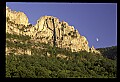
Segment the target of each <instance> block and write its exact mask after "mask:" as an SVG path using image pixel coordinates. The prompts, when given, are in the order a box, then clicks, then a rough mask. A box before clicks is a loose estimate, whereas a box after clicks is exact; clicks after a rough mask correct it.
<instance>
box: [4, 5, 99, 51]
mask: <svg viewBox="0 0 120 82" xmlns="http://www.w3.org/2000/svg"><path fill="white" fill-rule="evenodd" d="M6 33H10V34H17V35H20V34H21V35H29V36H30V37H31V38H32V40H33V41H35V42H41V43H46V44H50V45H51V46H56V47H60V48H65V49H68V50H71V51H72V52H78V51H84V50H85V51H87V52H95V53H99V51H96V50H95V48H94V47H92V48H90V47H89V46H88V41H87V39H86V38H85V36H82V35H80V33H79V32H78V30H77V29H75V28H74V26H70V25H69V24H68V23H67V22H65V21H59V19H58V18H56V17H53V16H42V17H40V18H39V19H38V20H37V23H36V24H35V25H34V26H33V25H32V24H29V23H28V18H27V16H26V15H25V14H24V13H23V12H16V11H12V10H11V9H9V8H8V7H6Z"/></svg>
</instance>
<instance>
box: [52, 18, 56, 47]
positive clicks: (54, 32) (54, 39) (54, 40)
mask: <svg viewBox="0 0 120 82" xmlns="http://www.w3.org/2000/svg"><path fill="white" fill-rule="evenodd" d="M52 22H53V46H54V47H55V46H56V31H55V24H54V18H53V19H52Z"/></svg>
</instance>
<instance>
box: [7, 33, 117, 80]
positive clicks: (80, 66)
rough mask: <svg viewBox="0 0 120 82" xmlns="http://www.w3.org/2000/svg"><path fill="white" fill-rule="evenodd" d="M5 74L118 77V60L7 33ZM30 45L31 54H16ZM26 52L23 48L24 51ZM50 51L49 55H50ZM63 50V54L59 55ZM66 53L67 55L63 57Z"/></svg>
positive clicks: (10, 76) (19, 75) (41, 76)
mask: <svg viewBox="0 0 120 82" xmlns="http://www.w3.org/2000/svg"><path fill="white" fill-rule="evenodd" d="M6 46H7V47H8V48H10V49H11V50H12V53H9V55H6V77H8V78H12V77H22V78H116V77H117V75H116V74H117V64H116V63H117V62H116V60H111V59H108V58H105V57H103V56H102V55H100V54H95V53H91V52H86V51H81V52H71V51H69V50H65V49H62V48H58V47H52V46H50V45H49V44H44V43H35V42H33V41H32V40H30V37H29V36H22V35H21V36H20V35H15V34H14V35H13V34H8V33H7V34H6ZM19 49H23V50H26V49H30V50H31V53H32V54H31V55H27V54H25V53H23V54H22V53H21V54H14V52H16V50H19ZM23 52H24V51H23ZM48 54H49V55H48ZM58 54H61V56H63V57H59V56H58ZM64 56H65V57H64Z"/></svg>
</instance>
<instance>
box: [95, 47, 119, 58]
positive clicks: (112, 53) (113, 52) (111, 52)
mask: <svg viewBox="0 0 120 82" xmlns="http://www.w3.org/2000/svg"><path fill="white" fill-rule="evenodd" d="M97 50H99V51H100V52H101V53H102V55H103V56H104V57H107V58H109V59H113V60H117V46H112V47H106V48H98V49H97Z"/></svg>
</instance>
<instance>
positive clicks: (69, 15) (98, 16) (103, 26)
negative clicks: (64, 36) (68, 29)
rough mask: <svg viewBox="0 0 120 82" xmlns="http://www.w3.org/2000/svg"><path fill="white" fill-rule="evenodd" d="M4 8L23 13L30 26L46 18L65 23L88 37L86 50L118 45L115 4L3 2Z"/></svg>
mask: <svg viewBox="0 0 120 82" xmlns="http://www.w3.org/2000/svg"><path fill="white" fill-rule="evenodd" d="M6 5H7V6H8V7H9V8H10V9H12V10H15V11H21V12H24V13H25V14H26V15H27V17H28V19H29V23H31V24H33V25H35V24H36V22H37V20H38V19H39V18H40V17H42V16H45V15H48V16H54V17H57V18H58V19H59V20H60V21H62V20H64V21H65V22H67V23H68V24H69V25H70V26H74V28H75V29H77V30H78V31H79V33H80V35H82V36H85V37H86V38H87V40H88V43H89V47H92V45H93V46H94V47H95V48H104V47H110V46H116V45H117V3H57V2H55V3H50V2H49V3H46V2H44V3H42V2H6Z"/></svg>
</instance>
